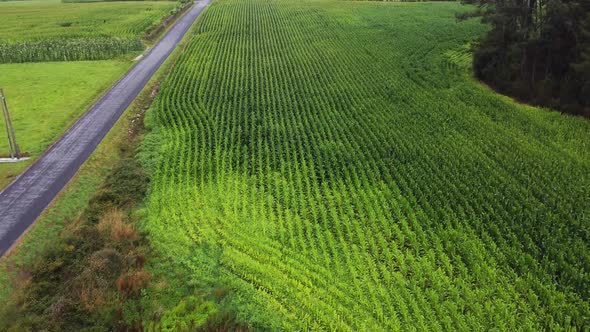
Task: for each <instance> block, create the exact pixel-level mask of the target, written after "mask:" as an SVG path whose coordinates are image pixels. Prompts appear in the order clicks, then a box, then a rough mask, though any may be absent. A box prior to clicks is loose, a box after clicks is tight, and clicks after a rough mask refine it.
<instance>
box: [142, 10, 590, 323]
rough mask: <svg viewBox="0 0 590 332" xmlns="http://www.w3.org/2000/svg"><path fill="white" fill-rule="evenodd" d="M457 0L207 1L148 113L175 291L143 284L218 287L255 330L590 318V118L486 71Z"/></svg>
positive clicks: (158, 207) (161, 241) (473, 29)
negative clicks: (502, 93) (512, 92)
mask: <svg viewBox="0 0 590 332" xmlns="http://www.w3.org/2000/svg"><path fill="white" fill-rule="evenodd" d="M461 10H464V9H463V8H462V7H461V6H460V5H459V4H458V3H416V4H391V3H389V4H385V3H376V2H342V1H314V0H305V1H291V0H218V1H215V2H214V3H213V4H211V6H210V7H209V8H208V9H207V11H206V12H205V13H204V14H203V15H204V16H203V17H202V18H201V19H200V21H199V25H198V29H197V31H196V34H195V35H194V36H193V37H192V40H191V42H190V43H189V44H188V46H187V48H186V50H185V51H184V53H183V54H182V55H181V57H180V59H179V61H178V63H177V64H176V65H175V67H174V69H173V70H172V71H171V72H170V74H169V75H168V76H167V78H166V80H165V82H164V83H163V85H162V87H161V90H160V94H159V95H158V97H157V99H156V101H155V103H154V104H155V106H154V108H153V109H152V110H150V112H148V119H147V120H148V122H149V123H148V124H149V126H150V127H151V128H152V129H153V133H152V134H151V135H150V136H148V139H147V140H146V142H148V143H146V147H145V148H144V151H143V152H142V153H143V155H144V158H145V159H146V160H145V161H146V165H149V166H150V167H149V169H150V173H151V178H152V181H151V182H150V194H149V199H148V202H147V209H148V211H149V214H148V215H149V216H148V220H146V221H145V223H144V225H143V227H144V230H145V231H147V232H148V233H149V236H150V240H151V241H152V243H153V245H154V247H155V248H156V249H157V251H158V256H159V257H160V259H159V260H158V262H157V263H154V268H155V269H158V270H157V271H156V273H155V274H157V275H166V276H168V278H169V280H168V282H169V283H172V286H171V287H170V288H171V289H174V291H170V293H167V294H166V295H162V294H161V293H160V294H148V295H147V297H151V298H156V297H157V296H161V298H160V302H158V303H171V302H174V301H172V300H171V299H176V303H181V301H182V297H183V296H186V297H188V296H191V295H192V294H193V293H194V292H199V293H201V292H206V291H207V290H208V289H211V288H213V286H212V285H218V284H224V285H225V286H226V288H227V289H229V290H230V291H229V293H230V295H228V299H227V300H225V301H230V302H232V303H233V304H234V307H235V308H236V312H237V314H236V315H237V316H238V319H240V320H243V321H245V322H247V323H248V324H250V326H251V327H253V328H254V329H256V328H260V329H270V330H335V331H397V330H420V331H425V330H433V331H456V330H462V331H488V330H494V329H495V330H504V331H515V330H584V329H588V327H589V326H590V303H589V300H588V299H589V298H590V248H589V246H590V244H589V234H588V231H587V230H588V229H589V227H590V204H587V202H588V201H590V190H588V188H590V177H589V176H588V174H590V172H589V171H590V146H589V145H587V144H584V142H586V141H587V137H588V135H589V134H590V122H589V121H588V120H584V119H579V118H573V117H568V116H562V115H560V114H554V113H550V112H547V111H545V110H540V109H533V108H528V107H525V106H520V105H516V104H515V103H513V102H511V101H507V100H504V99H503V98H501V97H499V96H498V95H496V94H494V93H493V92H490V91H488V90H487V89H485V88H483V87H481V86H479V85H477V83H475V82H473V81H472V80H471V79H470V78H469V76H468V75H467V72H466V71H465V67H466V66H465V65H463V64H462V62H464V61H463V60H461V59H463V57H464V55H463V54H464V53H465V46H464V45H466V43H468V42H469V41H470V40H473V39H474V38H476V37H477V36H479V35H480V34H481V33H482V32H483V31H485V27H484V26H482V25H480V24H479V22H477V21H469V22H463V23H460V24H458V23H456V22H455V20H454V14H455V13H456V12H457V11H461ZM457 59H458V60H457ZM455 60H456V61H455ZM459 60H461V61H459ZM455 62H457V63H459V62H461V65H453V64H455ZM149 156H151V157H149ZM172 271H173V272H172ZM175 280H176V281H175ZM178 289H183V290H185V293H184V294H183V293H181V292H180V291H177V290H178ZM195 289H196V290H195ZM164 293H165V292H164ZM174 305H175V303H172V304H170V305H168V309H170V308H173V307H174Z"/></svg>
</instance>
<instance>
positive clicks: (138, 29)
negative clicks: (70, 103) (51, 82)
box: [0, 2, 184, 63]
mask: <svg viewBox="0 0 590 332" xmlns="http://www.w3.org/2000/svg"><path fill="white" fill-rule="evenodd" d="M183 7H184V5H183V4H181V3H180V2H116V3H89V4H65V3H59V2H46V3H43V2H42V3H39V2H25V3H2V4H0V18H1V20H2V21H1V22H2V23H1V29H0V63H20V62H41V61H74V60H104V59H113V58H117V57H121V56H124V55H128V54H131V53H139V52H141V51H142V50H143V49H144V48H145V46H144V44H143V43H142V38H144V37H145V36H146V33H148V31H151V30H154V29H156V28H157V27H158V26H160V25H161V24H162V22H164V21H165V17H166V16H167V15H174V14H175V13H177V12H178V11H179V10H181V9H182V8H183Z"/></svg>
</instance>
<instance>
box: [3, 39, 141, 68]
mask: <svg viewBox="0 0 590 332" xmlns="http://www.w3.org/2000/svg"><path fill="white" fill-rule="evenodd" d="M143 49H144V45H143V43H142V42H141V40H139V39H126V38H115V37H98V38H96V37H95V38H67V39H53V40H51V39H50V40H41V41H26V42H21V43H12V44H0V63H20V62H43V61H80V60H106V59H112V58H116V57H119V56H123V55H127V54H131V53H139V52H141V51H143Z"/></svg>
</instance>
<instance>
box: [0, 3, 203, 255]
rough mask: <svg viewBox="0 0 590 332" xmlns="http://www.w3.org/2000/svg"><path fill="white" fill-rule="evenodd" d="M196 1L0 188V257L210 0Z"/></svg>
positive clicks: (80, 161)
mask: <svg viewBox="0 0 590 332" xmlns="http://www.w3.org/2000/svg"><path fill="white" fill-rule="evenodd" d="M209 1H210V0H200V1H198V2H197V3H195V5H194V6H193V7H192V8H191V9H190V10H189V11H188V12H187V13H186V14H184V16H182V17H181V18H180V19H179V20H178V21H177V22H176V24H175V25H174V26H173V27H172V28H171V29H170V30H169V31H168V32H167V33H166V34H165V35H164V36H163V37H162V38H161V39H160V41H159V42H158V43H157V44H156V45H155V46H154V47H153V48H152V49H151V50H150V51H149V52H148V53H147V54H146V55H145V56H144V57H143V58H142V59H141V61H140V62H139V63H137V64H136V65H135V67H133V68H132V69H131V70H130V71H129V72H128V73H127V75H125V77H123V78H122V79H121V80H120V81H119V82H118V83H117V84H116V85H115V86H114V87H113V88H112V89H111V90H109V91H108V92H107V93H106V94H105V95H104V96H103V97H102V98H101V99H100V100H98V101H97V102H96V104H94V105H93V106H92V107H91V108H90V110H89V111H88V112H87V113H86V114H85V115H84V116H82V117H81V118H80V120H78V122H76V123H75V124H74V125H73V126H72V127H71V128H70V129H69V130H68V131H67V132H66V133H65V134H64V135H63V136H62V137H61V138H60V139H59V140H58V141H57V142H56V143H55V144H54V145H53V146H52V147H51V148H49V150H47V152H46V153H45V154H43V155H42V156H41V157H40V158H39V159H38V160H37V161H36V162H35V163H34V164H33V165H32V166H31V167H30V168H29V169H28V170H26V171H25V172H24V173H23V174H21V175H20V176H19V177H17V178H16V180H15V181H14V182H13V183H12V184H10V185H9V186H8V187H7V188H6V189H5V190H4V191H2V192H0V256H2V255H3V254H4V253H5V252H6V251H7V250H8V249H9V248H10V247H11V246H12V244H13V243H14V242H15V241H16V240H17V239H18V238H19V237H20V236H21V235H22V234H23V233H24V232H25V231H26V230H27V228H28V227H29V226H30V225H31V224H32V223H33V222H34V221H35V220H36V219H37V217H38V216H39V215H40V214H41V212H43V210H44V209H45V208H46V207H47V205H49V203H50V202H51V201H52V200H53V198H55V196H56V195H57V194H58V193H59V192H60V191H61V190H62V188H63V187H64V186H65V185H66V183H68V181H69V180H70V179H71V178H72V177H73V176H74V174H76V172H77V171H78V169H79V168H80V166H81V165H82V164H83V163H84V161H86V159H87V158H88V157H89V156H90V155H91V154H92V152H93V151H94V149H95V148H96V146H97V145H98V144H99V143H100V141H101V140H102V139H103V138H104V136H105V135H106V134H107V133H108V132H109V130H110V129H111V127H112V126H113V125H114V124H115V122H117V120H118V119H119V117H120V116H121V114H123V112H124V111H125V109H127V107H128V106H129V105H130V104H131V102H132V101H133V99H135V97H136V96H137V95H138V94H139V92H140V91H141V90H142V89H143V87H144V86H145V85H146V84H147V83H148V81H149V80H150V78H151V77H152V75H153V74H154V73H155V72H156V71H157V70H158V68H159V67H160V66H161V65H162V63H164V61H165V60H166V58H167V57H168V56H169V55H170V53H172V51H173V50H174V48H175V47H176V45H177V44H178V43H179V42H180V40H181V39H182V38H183V37H184V35H185V34H186V32H187V31H188V29H189V28H190V27H191V25H192V24H193V22H194V21H195V19H196V18H197V17H198V16H199V14H200V13H201V12H202V11H203V9H204V8H205V7H206V6H207V5H208V4H209Z"/></svg>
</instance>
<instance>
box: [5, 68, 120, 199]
mask: <svg viewBox="0 0 590 332" xmlns="http://www.w3.org/2000/svg"><path fill="white" fill-rule="evenodd" d="M130 66H131V63H130V62H123V61H112V60H111V61H93V62H53V63H27V64H2V65H0V73H2V74H1V75H0V86H2V87H3V88H4V91H5V93H6V95H7V100H8V107H9V108H10V113H11V115H12V117H13V123H14V126H15V130H16V136H17V140H18V143H19V145H20V147H21V149H22V150H23V151H25V152H28V153H30V155H31V157H32V158H33V159H35V158H37V157H38V156H39V155H40V154H41V153H43V151H45V149H47V147H48V146H49V145H51V144H52V143H53V142H54V141H55V140H56V139H58V138H59V137H60V136H61V135H62V134H63V133H64V132H65V130H66V129H67V128H68V127H69V126H70V125H71V124H72V123H73V122H74V121H76V119H77V118H78V116H80V114H83V113H84V112H86V110H87V109H88V107H90V105H91V104H92V103H93V102H94V101H95V100H96V98H98V96H99V95H100V94H101V93H102V92H103V91H105V90H106V89H107V88H109V87H110V86H111V85H112V82H115V81H116V80H118V79H119V78H120V77H121V75H123V73H124V72H126V71H127V70H128V69H129V67H130ZM40 119H43V121H39V120H40ZM3 126H4V121H3V120H2V119H0V127H2V128H3ZM7 153H8V144H7V141H6V137H5V136H3V137H1V138H0V155H6V154H7ZM29 165H30V162H23V163H13V164H0V188H2V187H4V186H6V185H7V184H8V183H10V181H12V180H13V179H14V177H15V176H16V175H18V174H19V173H20V172H21V171H22V170H23V169H24V168H26V167H28V166H29Z"/></svg>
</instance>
